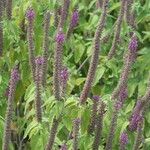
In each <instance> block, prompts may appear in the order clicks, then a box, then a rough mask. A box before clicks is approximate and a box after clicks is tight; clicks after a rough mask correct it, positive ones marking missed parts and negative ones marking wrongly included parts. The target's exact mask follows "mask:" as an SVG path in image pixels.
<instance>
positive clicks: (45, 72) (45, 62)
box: [42, 11, 50, 86]
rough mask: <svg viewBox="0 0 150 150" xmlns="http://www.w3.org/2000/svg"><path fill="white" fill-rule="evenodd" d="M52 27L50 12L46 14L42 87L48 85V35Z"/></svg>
mask: <svg viewBox="0 0 150 150" xmlns="http://www.w3.org/2000/svg"><path fill="white" fill-rule="evenodd" d="M49 25H50V12H49V11H48V12H46V14H45V16H44V39H43V61H44V62H43V68H42V85H43V86H45V84H46V75H47V61H48V48H49V41H48V33H49Z"/></svg>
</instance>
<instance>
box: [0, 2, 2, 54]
mask: <svg viewBox="0 0 150 150" xmlns="http://www.w3.org/2000/svg"><path fill="white" fill-rule="evenodd" d="M2 19H3V1H2V0H0V56H2V53H3V52H2V51H3V27H2Z"/></svg>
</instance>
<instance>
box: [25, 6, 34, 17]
mask: <svg viewBox="0 0 150 150" xmlns="http://www.w3.org/2000/svg"><path fill="white" fill-rule="evenodd" d="M34 16H35V13H34V11H33V9H32V8H31V7H29V8H28V9H27V10H26V17H27V18H28V19H29V20H33V18H34Z"/></svg>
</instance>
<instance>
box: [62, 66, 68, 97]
mask: <svg viewBox="0 0 150 150" xmlns="http://www.w3.org/2000/svg"><path fill="white" fill-rule="evenodd" d="M68 74H69V73H68V69H67V68H66V67H62V69H61V72H60V78H61V97H64V96H65V90H66V84H67V80H68Z"/></svg>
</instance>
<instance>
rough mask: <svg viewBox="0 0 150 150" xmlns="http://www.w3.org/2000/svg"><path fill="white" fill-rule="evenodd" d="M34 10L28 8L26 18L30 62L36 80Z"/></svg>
mask: <svg viewBox="0 0 150 150" xmlns="http://www.w3.org/2000/svg"><path fill="white" fill-rule="evenodd" d="M34 15H35V13H34V11H33V9H32V8H28V9H27V11H26V18H27V20H28V27H27V28H28V29H27V40H28V52H29V63H30V67H31V72H32V77H33V80H35V57H34V51H33V50H34V46H33V19H34Z"/></svg>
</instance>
